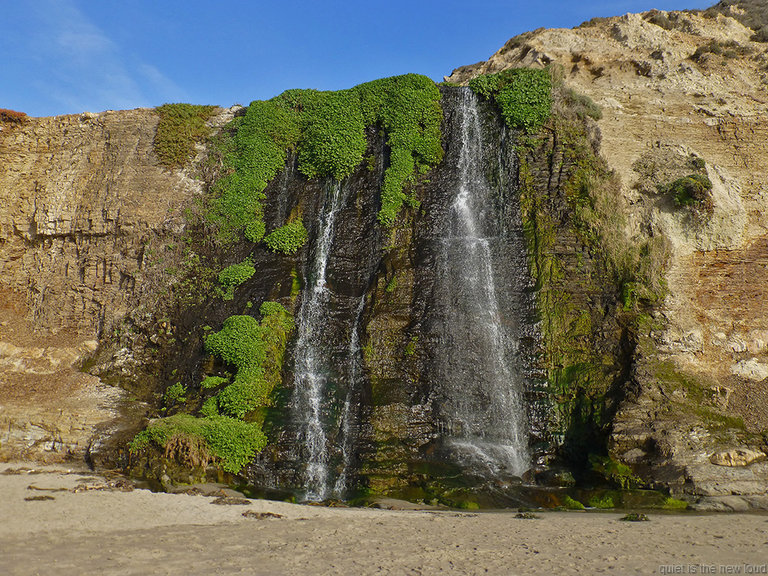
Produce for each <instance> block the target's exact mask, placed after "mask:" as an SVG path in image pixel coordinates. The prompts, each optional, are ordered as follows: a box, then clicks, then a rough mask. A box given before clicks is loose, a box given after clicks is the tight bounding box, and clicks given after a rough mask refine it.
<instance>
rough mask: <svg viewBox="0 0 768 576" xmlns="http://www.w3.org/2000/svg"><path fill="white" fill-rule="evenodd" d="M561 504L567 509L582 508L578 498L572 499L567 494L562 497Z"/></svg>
mask: <svg viewBox="0 0 768 576" xmlns="http://www.w3.org/2000/svg"><path fill="white" fill-rule="evenodd" d="M563 506H565V507H566V508H567V509H568V510H584V504H582V503H581V502H579V501H578V500H574V499H573V498H571V497H570V496H568V495H567V494H566V495H565V497H564V498H563Z"/></svg>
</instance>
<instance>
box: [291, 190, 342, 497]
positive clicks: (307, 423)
mask: <svg viewBox="0 0 768 576" xmlns="http://www.w3.org/2000/svg"><path fill="white" fill-rule="evenodd" d="M342 204H343V194H342V187H341V184H340V183H339V182H334V183H333V185H332V186H331V187H330V189H329V190H328V192H327V193H326V197H325V200H324V202H323V207H322V210H321V215H320V222H319V229H318V233H317V242H316V245H315V247H314V250H313V251H312V256H311V260H310V261H309V262H308V270H307V272H308V273H307V274H306V276H305V277H306V278H307V283H306V284H305V286H304V290H303V292H302V305H301V311H300V313H299V319H298V338H297V341H296V351H295V358H296V368H295V376H294V399H293V403H292V408H293V412H294V417H295V419H296V421H297V422H298V423H299V426H300V431H299V436H300V442H302V443H303V448H304V450H305V458H306V471H305V478H304V486H305V488H306V495H305V497H306V498H307V500H318V501H319V500H324V499H325V498H327V497H328V495H329V493H330V488H331V487H330V479H329V476H330V474H329V465H328V464H329V450H328V445H327V444H328V438H327V435H326V431H325V428H324V425H323V415H322V408H323V399H324V397H325V395H326V394H327V386H328V382H327V379H328V377H327V371H326V366H325V359H324V358H323V352H322V346H321V343H322V342H321V340H322V337H321V334H322V329H323V326H324V325H325V323H326V314H327V309H328V302H329V299H330V292H329V290H328V288H327V286H326V271H327V268H328V258H329V256H330V253H331V247H332V244H333V236H334V226H335V224H336V217H337V215H338V213H339V210H340V209H341V206H342Z"/></svg>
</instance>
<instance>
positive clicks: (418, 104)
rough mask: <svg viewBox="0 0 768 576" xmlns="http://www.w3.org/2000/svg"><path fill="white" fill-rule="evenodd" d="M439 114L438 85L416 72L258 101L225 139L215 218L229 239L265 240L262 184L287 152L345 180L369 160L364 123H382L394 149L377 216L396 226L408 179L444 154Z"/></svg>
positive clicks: (310, 168)
mask: <svg viewBox="0 0 768 576" xmlns="http://www.w3.org/2000/svg"><path fill="white" fill-rule="evenodd" d="M441 120H442V111H441V109H440V93H439V91H438V89H437V86H435V84H434V82H432V80H430V79H429V78H426V77H424V76H419V75H415V74H408V75H405V76H395V77H392V78H383V79H381V80H375V81H373V82H368V83H366V84H361V85H359V86H356V87H354V88H351V89H349V90H340V91H336V92H320V91H317V90H288V91H286V92H284V93H283V94H281V95H279V96H276V97H275V98H272V99H271V100H266V101H261V100H260V101H255V102H253V103H251V105H250V106H249V107H248V109H247V110H246V112H245V115H244V116H242V117H239V118H236V119H235V120H234V121H233V122H232V123H231V124H230V126H229V127H228V129H227V130H226V131H225V134H224V136H223V138H222V139H221V140H220V141H219V151H220V157H221V163H222V168H221V173H222V177H221V179H220V180H219V181H218V182H217V183H216V185H215V187H214V196H213V199H212V201H211V207H210V212H209V219H210V221H211V222H213V223H215V224H216V225H217V226H218V228H219V231H220V234H221V236H222V238H224V239H229V240H233V239H235V238H237V237H238V235H239V234H240V233H241V232H242V234H243V235H244V236H245V238H246V239H248V240H250V241H251V242H260V241H261V240H262V238H263V237H264V235H265V233H266V229H265V225H264V219H263V216H264V207H263V203H264V200H265V199H266V196H265V193H264V190H265V188H266V187H267V184H268V183H269V181H270V180H272V178H274V177H275V175H276V174H277V173H278V172H279V171H280V170H282V169H283V167H284V166H285V162H286V158H287V155H288V152H289V150H295V151H296V153H297V156H298V168H299V171H300V172H301V173H302V174H304V175H305V176H306V177H308V178H318V177H331V178H334V179H335V180H342V179H344V178H345V177H347V176H349V174H351V172H352V171H353V170H354V169H355V168H356V167H357V166H358V165H359V164H360V163H361V162H362V161H363V155H364V153H365V151H366V148H367V140H366V134H365V129H366V127H377V128H381V129H383V130H384V132H385V133H386V135H387V144H388V146H389V148H390V162H389V167H388V168H387V170H386V173H385V175H384V182H383V185H382V190H381V209H380V211H379V220H380V222H381V223H382V224H385V225H391V224H392V223H393V222H394V220H395V218H396V217H397V214H398V212H399V211H400V208H401V207H402V206H403V204H404V203H405V202H407V201H408V200H409V198H410V197H409V193H408V185H409V184H412V183H413V182H414V181H415V179H416V178H417V176H418V175H419V174H420V173H423V172H425V171H426V170H428V169H429V168H430V167H431V166H434V165H436V164H437V163H438V162H440V160H441V159H442V155H443V151H442V148H441V146H440V122H441ZM287 249H288V250H292V249H295V248H293V246H288V247H287Z"/></svg>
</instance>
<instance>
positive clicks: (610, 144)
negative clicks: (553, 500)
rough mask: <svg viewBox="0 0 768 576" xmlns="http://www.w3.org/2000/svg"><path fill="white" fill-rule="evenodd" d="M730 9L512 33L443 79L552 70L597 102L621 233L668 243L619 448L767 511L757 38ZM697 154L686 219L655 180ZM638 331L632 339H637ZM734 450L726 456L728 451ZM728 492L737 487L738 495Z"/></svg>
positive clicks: (701, 488) (638, 462)
mask: <svg viewBox="0 0 768 576" xmlns="http://www.w3.org/2000/svg"><path fill="white" fill-rule="evenodd" d="M723 11H725V12H726V13H727V14H728V15H726V14H722V13H718V12H716V11H708V12H706V13H700V12H661V11H653V12H649V13H645V14H627V15H625V16H621V17H616V18H607V19H595V20H592V21H590V22H586V23H584V24H582V25H581V26H580V27H578V28H575V29H572V30H564V29H559V30H537V31H535V32H530V33H527V34H523V35H522V36H518V37H515V38H513V39H511V40H510V41H509V42H508V43H507V44H506V45H505V46H504V47H503V48H502V49H501V50H499V51H498V52H497V53H496V54H494V55H493V56H492V57H491V58H490V59H489V60H488V61H487V62H482V63H479V64H475V65H472V66H466V67H463V68H459V69H457V70H455V71H454V72H453V74H452V75H451V76H450V77H448V78H447V79H448V80H450V81H452V82H466V81H467V80H469V79H470V78H472V77H474V76H475V75H478V74H484V73H489V72H497V71H499V70H503V69H505V68H509V67H519V66H541V67H543V66H553V65H556V66H558V67H562V70H563V73H564V75H565V81H566V83H567V84H568V85H569V86H572V87H574V88H576V89H577V90H578V91H580V92H582V93H584V94H587V95H589V96H590V97H591V98H592V99H593V100H594V101H595V102H596V103H597V104H598V105H599V106H600V107H601V108H602V118H601V119H600V120H599V122H598V125H599V127H600V132H601V134H602V145H601V154H602V155H603V156H604V157H605V158H606V160H607V162H608V164H609V166H610V167H611V168H612V169H613V170H615V172H616V174H617V175H618V176H619V178H620V179H621V186H620V194H621V200H622V201H623V205H624V206H626V216H627V221H626V225H625V229H624V230H623V232H624V234H625V235H626V236H627V237H628V238H632V239H634V240H635V241H638V242H641V241H643V240H647V239H648V238H649V237H662V238H664V239H665V241H666V242H667V243H668V254H669V260H668V267H667V269H666V272H665V274H664V279H665V281H666V284H667V295H666V297H665V298H664V300H663V303H661V304H660V305H659V306H657V307H654V309H653V311H652V314H653V318H654V322H653V323H651V325H650V328H649V329H647V330H646V335H647V336H648V341H646V342H643V338H642V337H641V338H640V340H641V345H640V346H638V349H637V351H636V354H635V356H634V361H633V366H634V367H633V370H634V372H633V376H632V379H633V382H634V385H635V386H636V387H637V389H636V391H635V394H634V395H633V397H632V398H630V399H628V400H627V401H625V403H624V404H623V405H622V407H621V409H620V410H619V412H618V414H617V415H616V420H615V423H614V425H613V430H612V436H611V443H612V453H613V455H614V456H616V457H618V458H620V459H621V460H623V461H626V462H627V463H629V464H631V465H632V466H633V468H634V469H635V470H637V471H639V472H640V473H641V474H643V475H645V476H646V477H648V478H650V479H653V480H655V481H658V482H661V483H666V484H668V485H670V486H673V487H674V488H675V489H676V490H678V491H679V492H680V493H689V494H698V495H702V496H706V497H707V500H708V501H709V503H710V504H711V505H712V506H713V507H720V506H722V507H725V508H729V507H744V506H749V505H759V506H765V503H766V497H767V496H768V464H766V462H765V461H764V460H765V458H764V457H763V456H760V457H759V458H755V459H754V460H753V461H752V462H754V463H748V461H749V459H740V458H736V459H735V460H730V459H727V458H726V459H725V460H724V459H723V458H722V457H721V456H722V455H723V454H732V453H738V452H739V451H744V450H748V451H749V450H756V452H757V453H758V454H761V453H764V451H765V448H766V445H765V431H766V427H768V412H766V410H765V406H766V394H768V385H767V384H766V380H765V376H766V373H765V372H764V367H765V365H766V361H767V360H768V355H767V354H768V350H766V339H765V330H766V322H768V316H767V315H766V309H765V294H764V293H763V292H764V289H763V286H765V285H766V278H765V277H764V275H765V270H766V267H765V262H766V261H765V254H764V247H765V246H766V242H767V241H768V235H767V232H768V228H767V227H768V219H767V218H766V213H767V212H766V211H767V210H768V196H767V195H766V192H768V189H767V188H766V183H765V175H766V174H767V173H768V157H766V155H765V152H764V143H765V139H766V136H768V133H767V130H768V123H766V120H765V114H764V111H765V105H766V102H767V101H768V99H767V98H766V91H765V83H766V78H767V77H766V68H765V67H766V62H767V61H768V60H767V59H768V51H766V45H765V44H764V43H761V42H755V41H752V40H751V38H752V37H753V34H754V31H753V30H751V29H749V28H747V27H745V26H744V25H742V24H741V23H740V22H739V20H738V19H737V18H735V17H733V16H741V15H743V12H741V11H740V10H739V9H738V8H731V9H727V10H723ZM692 157H693V158H699V159H701V160H702V161H703V162H704V163H705V165H704V169H705V171H706V175H707V176H708V177H709V179H710V180H711V182H712V192H711V194H712V203H713V207H712V213H711V215H710V216H709V218H707V219H706V221H704V222H702V221H694V220H692V219H691V218H690V215H686V214H685V213H682V212H680V211H679V210H676V209H675V206H674V205H672V204H671V203H670V202H669V199H667V198H664V196H663V195H662V194H661V193H660V191H659V188H658V186H660V185H662V186H663V185H664V184H665V183H669V182H671V181H673V180H674V179H675V178H678V177H681V176H684V175H685V174H687V173H690V172H692V171H693V169H692V168H691V167H690V166H688V165H686V163H687V162H689V161H690V159H691V158H692ZM641 336H642V335H641ZM734 451H735V452H734ZM733 495H741V496H742V498H738V497H734V496H733Z"/></svg>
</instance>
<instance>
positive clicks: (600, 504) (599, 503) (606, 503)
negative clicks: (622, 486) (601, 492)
mask: <svg viewBox="0 0 768 576" xmlns="http://www.w3.org/2000/svg"><path fill="white" fill-rule="evenodd" d="M589 505H590V506H591V507H592V508H615V506H614V504H613V498H611V496H608V495H606V496H603V497H602V498H601V497H599V496H594V497H593V498H591V499H590V500H589Z"/></svg>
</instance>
